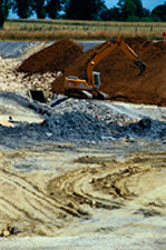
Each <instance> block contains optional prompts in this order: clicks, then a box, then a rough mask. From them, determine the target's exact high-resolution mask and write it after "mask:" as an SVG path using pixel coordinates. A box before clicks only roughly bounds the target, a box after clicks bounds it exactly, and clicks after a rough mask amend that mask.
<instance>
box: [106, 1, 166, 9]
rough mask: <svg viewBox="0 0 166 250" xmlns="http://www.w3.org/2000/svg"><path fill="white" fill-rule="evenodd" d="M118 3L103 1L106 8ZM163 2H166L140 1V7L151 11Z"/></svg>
mask: <svg viewBox="0 0 166 250" xmlns="http://www.w3.org/2000/svg"><path fill="white" fill-rule="evenodd" d="M118 2H119V0H105V3H106V5H107V7H108V8H112V7H114V6H115V5H117V3H118ZM164 2H166V0H142V5H143V7H144V8H146V9H149V10H152V9H154V8H155V7H156V6H158V5H162V4H164Z"/></svg>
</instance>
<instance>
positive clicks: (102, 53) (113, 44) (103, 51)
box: [86, 37, 146, 86]
mask: <svg viewBox="0 0 166 250" xmlns="http://www.w3.org/2000/svg"><path fill="white" fill-rule="evenodd" d="M117 47H120V49H121V50H122V51H123V52H124V54H126V55H127V56H128V57H129V58H130V59H131V60H133V62H134V63H135V64H136V66H137V67H138V68H139V70H140V72H139V75H141V74H142V73H143V72H144V71H145V69H146V64H145V63H144V62H142V61H141V60H138V55H137V54H136V53H135V52H134V50H133V49H132V48H130V47H129V45H127V44H126V43H125V42H124V41H123V40H121V39H120V37H115V38H113V39H112V40H110V41H107V42H106V43H104V44H103V45H102V46H101V47H99V48H98V49H97V50H96V51H95V55H94V56H93V58H92V59H91V60H90V61H89V63H88V65H87V72H86V73H87V78H88V82H89V83H90V84H92V85H93V86H95V83H94V82H95V79H94V75H93V69H94V67H95V66H96V65H97V64H98V63H99V62H100V61H101V60H102V59H104V58H105V57H106V56H107V55H109V54H110V53H111V52H112V51H113V50H114V49H115V48H117Z"/></svg>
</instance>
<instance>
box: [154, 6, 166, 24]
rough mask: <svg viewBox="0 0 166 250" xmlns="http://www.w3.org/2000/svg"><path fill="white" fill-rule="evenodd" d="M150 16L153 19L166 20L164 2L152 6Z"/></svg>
mask: <svg viewBox="0 0 166 250" xmlns="http://www.w3.org/2000/svg"><path fill="white" fill-rule="evenodd" d="M152 17H153V18H154V19H155V21H162V22H166V3H165V4H163V5H159V6H157V7H156V8H154V9H153V11H152Z"/></svg>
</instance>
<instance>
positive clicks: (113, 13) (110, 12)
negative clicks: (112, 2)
mask: <svg viewBox="0 0 166 250" xmlns="http://www.w3.org/2000/svg"><path fill="white" fill-rule="evenodd" d="M101 19H102V20H103V21H119V19H120V11H119V8H117V7H113V8H111V9H105V10H103V12H102V13H101Z"/></svg>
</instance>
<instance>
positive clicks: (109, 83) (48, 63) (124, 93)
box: [20, 38, 166, 106]
mask: <svg viewBox="0 0 166 250" xmlns="http://www.w3.org/2000/svg"><path fill="white" fill-rule="evenodd" d="M125 42H126V43H127V44H129V45H130V46H131V47H132V48H133V49H134V50H135V52H136V53H137V54H138V55H139V57H140V59H141V60H143V61H144V62H145V63H146V65H147V68H146V71H145V72H144V74H143V75H142V76H138V73H139V70H138V68H137V67H136V65H135V64H134V63H133V62H132V61H131V60H130V59H129V58H128V57H127V56H126V55H124V54H123V52H122V51H121V50H120V49H119V48H117V49H116V50H115V51H113V52H112V53H111V54H110V55H108V56H107V57H106V58H104V59H103V60H102V61H101V62H100V63H99V64H98V65H97V66H96V68H95V70H96V71H99V72H101V82H102V84H101V90H102V91H104V92H105V93H107V94H108V95H109V97H110V99H111V100H117V101H119V100H120V101H126V102H132V103H144V104H157V105H162V106H166V43H165V42H164V41H160V42H153V41H148V40H146V39H142V38H128V39H125ZM98 46H100V45H98ZM95 48H96V47H94V48H93V49H91V50H89V51H87V52H85V53H82V49H81V48H80V46H79V45H77V44H76V43H74V42H71V41H70V40H67V39H66V40H62V41H59V42H57V43H55V44H54V45H53V46H52V47H49V48H47V49H44V50H42V51H40V52H39V53H37V54H35V55H33V56H32V57H30V58H29V59H28V60H26V61H25V62H24V63H23V64H22V65H21V67H20V69H21V70H22V71H25V72H30V73H33V72H43V71H46V70H47V71H57V70H61V71H63V72H64V74H63V76H62V77H58V78H57V79H56V80H55V81H54V82H53V83H52V90H53V92H56V93H63V91H64V77H65V76H69V75H75V76H78V77H80V75H82V73H83V72H85V69H86V65H87V63H88V61H89V60H90V59H91V57H92V55H93V54H94V52H95ZM53 51H54V52H53ZM55 51H56V52H55Z"/></svg>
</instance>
